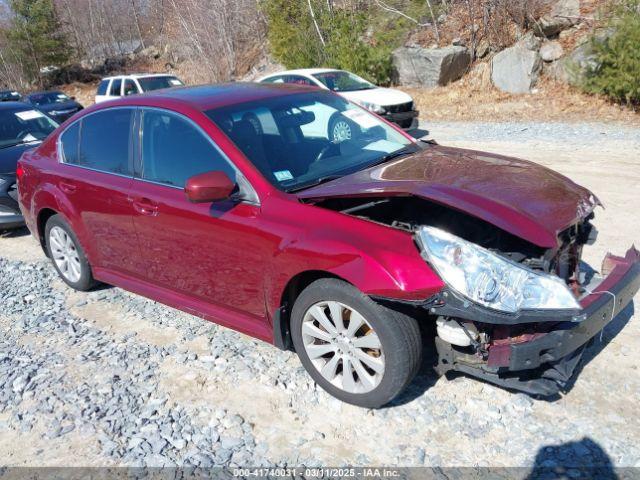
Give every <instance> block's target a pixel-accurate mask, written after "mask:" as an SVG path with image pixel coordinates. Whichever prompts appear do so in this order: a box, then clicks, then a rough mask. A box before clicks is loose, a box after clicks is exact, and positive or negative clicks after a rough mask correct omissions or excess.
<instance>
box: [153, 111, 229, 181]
mask: <svg viewBox="0 0 640 480" xmlns="http://www.w3.org/2000/svg"><path fill="white" fill-rule="evenodd" d="M214 170H220V171H223V172H225V173H226V174H227V175H228V176H229V178H230V179H231V181H232V182H236V170H235V169H234V167H233V166H232V165H231V164H230V163H229V161H228V160H227V159H226V158H224V157H223V155H222V153H221V152H220V151H219V150H218V149H217V148H216V147H215V146H214V144H213V143H212V141H211V140H210V139H209V138H208V137H207V136H206V134H205V133H204V132H202V131H201V130H200V129H199V128H197V127H196V126H195V125H194V124H192V123H191V122H190V121H188V120H186V119H185V118H184V117H182V116H180V115H178V114H175V113H171V112H168V111H163V110H144V111H143V117H142V178H143V179H144V180H149V181H151V182H155V183H161V184H164V185H169V186H172V187H179V188H183V187H184V185H185V183H186V181H187V179H188V178H190V177H192V176H194V175H198V174H200V173H204V172H211V171H214Z"/></svg>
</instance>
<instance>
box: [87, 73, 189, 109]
mask: <svg viewBox="0 0 640 480" xmlns="http://www.w3.org/2000/svg"><path fill="white" fill-rule="evenodd" d="M182 85H184V83H182V81H181V80H180V79H179V78H178V77H175V76H173V75H165V74H132V75H117V76H114V77H106V78H103V79H102V81H101V82H100V85H98V91H97V92H96V103H100V102H104V101H105V100H111V99H114V98H120V97H126V96H127V95H135V94H136V93H143V92H150V91H151V90H160V89H161V88H171V87H180V86H182Z"/></svg>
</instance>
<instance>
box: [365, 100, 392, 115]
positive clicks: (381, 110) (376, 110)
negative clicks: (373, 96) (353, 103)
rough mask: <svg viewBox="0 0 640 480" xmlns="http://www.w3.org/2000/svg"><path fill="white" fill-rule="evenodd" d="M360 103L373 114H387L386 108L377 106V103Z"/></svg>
mask: <svg viewBox="0 0 640 480" xmlns="http://www.w3.org/2000/svg"><path fill="white" fill-rule="evenodd" d="M359 103H360V105H361V106H363V107H364V108H366V109H367V110H371V111H372V112H373V113H377V114H378V115H382V114H384V113H386V112H387V111H386V110H385V108H384V107H382V106H380V105H376V104H375V103H371V102H359Z"/></svg>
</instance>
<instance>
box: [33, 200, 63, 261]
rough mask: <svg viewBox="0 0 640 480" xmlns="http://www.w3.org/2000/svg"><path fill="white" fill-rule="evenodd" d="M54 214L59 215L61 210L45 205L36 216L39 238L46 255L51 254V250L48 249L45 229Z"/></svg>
mask: <svg viewBox="0 0 640 480" xmlns="http://www.w3.org/2000/svg"><path fill="white" fill-rule="evenodd" d="M54 215H59V212H57V211H55V210H54V209H53V208H49V207H45V208H43V209H41V210H40V211H39V212H38V216H37V218H36V226H37V229H38V231H37V235H38V240H39V241H40V246H41V247H42V250H43V251H44V254H45V255H46V256H49V252H48V251H47V244H46V240H45V238H44V229H45V227H46V225H47V222H48V221H49V219H50V218H51V217H53V216H54Z"/></svg>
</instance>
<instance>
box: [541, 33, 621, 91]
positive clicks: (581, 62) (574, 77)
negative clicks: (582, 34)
mask: <svg viewBox="0 0 640 480" xmlns="http://www.w3.org/2000/svg"><path fill="white" fill-rule="evenodd" d="M614 33H615V30H614V29H611V28H608V29H603V30H599V31H597V32H596V33H595V35H594V36H593V37H591V39H590V40H586V41H584V42H583V43H582V44H580V45H578V46H577V47H576V48H575V49H574V50H573V51H572V52H570V53H569V54H567V55H565V56H564V57H562V58H561V59H560V60H558V61H556V62H553V63H551V64H550V65H548V68H545V73H546V74H548V75H549V76H551V77H552V78H555V79H556V80H558V81H560V82H565V83H570V84H572V85H580V84H581V83H583V82H584V80H585V77H586V75H587V73H588V72H590V71H593V70H596V69H597V68H598V66H599V62H598V59H597V57H596V54H595V52H594V49H593V46H594V42H595V43H602V42H606V41H607V40H608V39H609V38H610V37H611V36H612V35H613V34H614Z"/></svg>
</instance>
